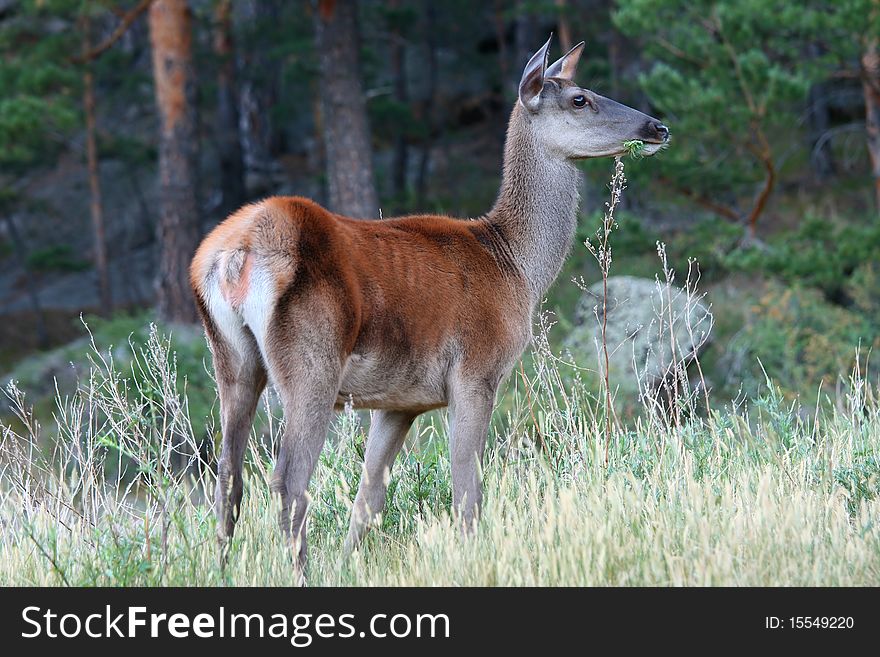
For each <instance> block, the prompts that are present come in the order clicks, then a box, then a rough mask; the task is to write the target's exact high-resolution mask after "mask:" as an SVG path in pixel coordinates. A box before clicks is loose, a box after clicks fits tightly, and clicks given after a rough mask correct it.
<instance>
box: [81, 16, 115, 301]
mask: <svg viewBox="0 0 880 657" xmlns="http://www.w3.org/2000/svg"><path fill="white" fill-rule="evenodd" d="M82 28H83V54H84V55H86V54H87V53H89V51H90V50H91V47H92V45H91V35H90V32H91V21H90V20H89V18H88V16H87V15H86V16H85V18H84V19H83V22H82ZM83 113H84V114H85V119H86V160H87V165H88V171H89V195H90V199H89V200H90V202H89V210H90V213H91V216H92V233H93V237H94V245H93V248H94V259H95V272H96V273H97V275H98V298H99V300H100V303H101V308H100V312H101V314H102V315H109V314H110V312H111V311H112V310H113V298H112V293H111V291H110V276H109V274H108V272H107V243H106V240H105V237H104V204H103V202H102V200H101V178H100V172H99V170H98V140H97V135H96V131H97V128H96V123H97V121H96V119H95V75H94V71H93V70H92V62H91V60H88V61H86V63H85V68H84V72H83Z"/></svg>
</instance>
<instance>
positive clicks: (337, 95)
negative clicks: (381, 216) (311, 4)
mask: <svg viewBox="0 0 880 657" xmlns="http://www.w3.org/2000/svg"><path fill="white" fill-rule="evenodd" d="M315 26H316V29H315V32H316V41H317V49H318V54H319V59H320V67H321V92H322V93H321V103H322V108H323V112H322V114H323V121H324V149H325V152H326V159H327V193H328V201H329V206H330V209H331V210H332V211H334V212H339V213H341V214H347V215H351V216H355V217H362V218H368V217H375V216H377V215H378V213H379V201H378V197H377V195H376V188H375V185H374V182H373V160H372V152H371V149H370V131H369V124H368V122H367V109H366V103H365V101H364V93H363V88H362V86H361V80H360V75H359V70H358V59H359V58H358V24H357V2H356V1H355V0H319V3H318V12H317V15H316V17H315Z"/></svg>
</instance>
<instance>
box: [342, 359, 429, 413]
mask: <svg viewBox="0 0 880 657" xmlns="http://www.w3.org/2000/svg"><path fill="white" fill-rule="evenodd" d="M445 379H446V376H445V368H444V367H443V365H442V363H440V362H439V361H438V362H416V361H415V360H414V359H408V358H405V359H404V358H400V356H399V355H397V356H395V357H388V356H386V357H383V356H382V355H377V354H357V353H354V354H352V355H351V356H349V358H348V360H347V361H346V363H345V366H344V367H343V371H342V382H341V384H340V386H339V396H338V397H337V400H336V403H337V405H338V406H343V405H345V404H352V405H353V406H354V407H355V408H382V409H393V410H428V409H431V408H439V407H440V406H445V405H446V385H445Z"/></svg>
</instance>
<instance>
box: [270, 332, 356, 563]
mask: <svg viewBox="0 0 880 657" xmlns="http://www.w3.org/2000/svg"><path fill="white" fill-rule="evenodd" d="M312 317H315V315H314V314H313V315H312ZM312 322H314V320H312ZM276 325H277V326H279V332H278V333H277V334H274V335H273V334H270V335H269V336H268V339H269V345H270V346H269V349H268V353H267V364H268V367H269V373H270V376H271V378H272V382H273V384H274V385H275V388H276V389H277V391H278V394H279V396H280V397H281V405H282V408H283V411H284V433H283V435H282V439H281V444H280V446H279V449H278V459H277V461H276V464H275V471H274V473H273V475H272V491H273V492H274V493H276V494H277V495H278V496H279V498H280V504H281V508H280V513H279V523H280V526H281V531H282V532H283V533H284V534H285V536H287V538H288V539H289V541H290V544H291V548H292V549H293V552H294V554H295V558H296V566H297V570H298V572H299V575H300V577H304V575H305V567H306V556H307V551H308V547H307V538H306V512H307V510H308V505H309V498H308V494H307V490H308V486H309V482H310V480H311V478H312V474H313V472H314V470H315V466H316V465H317V464H318V458H319V457H320V455H321V450H322V448H323V446H324V441H325V440H326V437H327V431H328V428H329V425H330V420H331V419H332V416H333V409H334V405H335V403H336V398H337V395H338V392H339V377H340V373H341V365H340V358H339V350H338V346H337V344H336V341H335V340H334V339H333V338H331V337H329V336H326V335H321V334H320V332H319V331H315V330H314V329H313V328H312V330H308V329H306V328H305V325H304V324H303V323H299V322H296V323H291V322H288V323H280V322H279V323H277V324H276ZM297 326H302V327H303V330H302V331H298V330H297V328H296V327H297ZM282 329H283V334H282V332H281V330H282Z"/></svg>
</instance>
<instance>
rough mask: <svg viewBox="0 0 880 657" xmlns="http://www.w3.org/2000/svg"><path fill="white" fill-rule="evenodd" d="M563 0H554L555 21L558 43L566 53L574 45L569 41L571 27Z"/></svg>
mask: <svg viewBox="0 0 880 657" xmlns="http://www.w3.org/2000/svg"><path fill="white" fill-rule="evenodd" d="M565 5H566V2H565V0H556V11H557V13H558V15H557V23H558V27H559V45H560V47H561V48H562V52H563V53H566V52H568V51H569V50H571V47H572V46H573V45H574V44H573V43H572V42H571V27H570V26H569V22H568V7H566V6H565Z"/></svg>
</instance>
